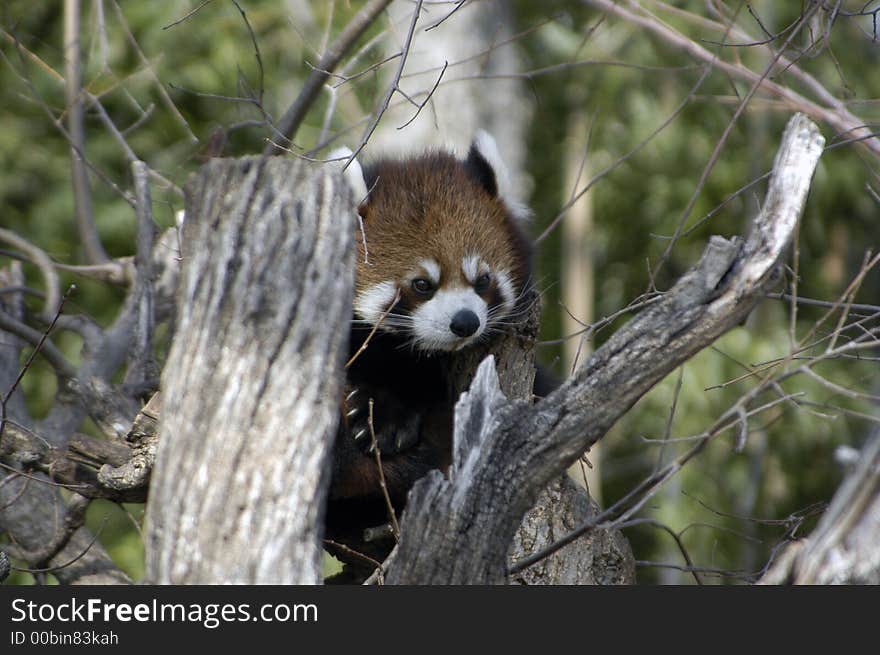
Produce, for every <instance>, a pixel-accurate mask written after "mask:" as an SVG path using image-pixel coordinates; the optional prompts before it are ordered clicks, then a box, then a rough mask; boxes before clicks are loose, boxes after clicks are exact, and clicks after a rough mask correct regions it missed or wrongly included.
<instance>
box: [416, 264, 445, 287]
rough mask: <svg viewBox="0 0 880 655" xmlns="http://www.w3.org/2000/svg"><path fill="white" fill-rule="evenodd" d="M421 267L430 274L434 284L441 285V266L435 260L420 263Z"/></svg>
mask: <svg viewBox="0 0 880 655" xmlns="http://www.w3.org/2000/svg"><path fill="white" fill-rule="evenodd" d="M419 266H421V267H422V268H423V269H424V271H425V273H427V274H428V277H429V278H431V282H433V283H434V284H439V283H440V264H438V263H437V262H435V261H434V260H433V259H423V260H422V261H420V262H419Z"/></svg>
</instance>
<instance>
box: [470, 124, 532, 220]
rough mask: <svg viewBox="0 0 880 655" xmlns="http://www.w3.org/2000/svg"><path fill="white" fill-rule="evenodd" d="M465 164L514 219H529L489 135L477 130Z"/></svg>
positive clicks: (529, 211) (527, 212)
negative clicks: (502, 203)
mask: <svg viewBox="0 0 880 655" xmlns="http://www.w3.org/2000/svg"><path fill="white" fill-rule="evenodd" d="M466 163H467V165H468V167H469V168H471V169H472V170H474V171H475V172H476V173H477V177H478V179H479V180H480V182H481V183H482V184H483V186H485V187H486V188H487V189H488V190H489V192H490V193H493V194H494V195H497V196H498V197H499V198H500V199H501V200H502V201H503V202H504V204H505V205H506V206H507V209H508V211H509V212H510V213H511V215H512V216H513V217H514V218H515V219H517V220H527V219H529V218H530V217H531V215H532V212H531V210H530V209H529V208H528V206H526V205H525V204H524V203H523V202H521V201H520V200H519V198H518V197H517V194H516V193H515V191H514V188H513V182H512V180H511V179H510V171H508V170H507V166H506V165H505V163H504V160H503V159H502V158H501V153H500V152H499V150H498V144H497V143H495V139H494V138H493V137H492V135H491V134H489V133H488V132H486V131H484V130H477V133H476V134H475V135H474V140H473V143H471V149H470V151H469V152H468V157H467V162H466ZM486 169H488V170H486Z"/></svg>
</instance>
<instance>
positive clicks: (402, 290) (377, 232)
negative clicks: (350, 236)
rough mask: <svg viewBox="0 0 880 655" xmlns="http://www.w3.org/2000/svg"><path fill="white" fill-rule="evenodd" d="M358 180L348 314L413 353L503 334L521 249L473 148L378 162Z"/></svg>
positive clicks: (519, 276) (493, 179) (518, 288)
mask: <svg viewBox="0 0 880 655" xmlns="http://www.w3.org/2000/svg"><path fill="white" fill-rule="evenodd" d="M489 138H491V137H489ZM491 145H493V146H494V142H493V143H492V144H491ZM365 186H366V187H367V188H368V189H369V195H368V196H367V200H366V201H365V202H363V203H362V204H361V206H360V208H359V213H360V216H361V221H360V223H361V225H360V227H359V231H358V235H357V237H356V241H357V243H358V261H357V281H356V290H355V301H354V313H355V320H356V321H358V322H361V323H362V324H366V325H369V326H376V325H378V326H379V329H380V330H383V331H386V332H393V333H396V334H399V335H400V336H402V337H403V338H404V340H405V342H406V343H408V344H410V345H411V346H413V347H414V348H416V349H419V350H423V351H455V350H460V349H462V348H465V347H467V346H469V345H471V344H473V343H476V342H477V341H479V340H481V339H484V338H486V337H488V336H490V335H491V334H493V333H495V332H499V331H504V330H505V329H506V326H507V325H509V323H510V321H511V319H512V315H513V314H514V313H515V310H516V307H517V301H518V299H519V297H520V295H521V294H522V291H523V287H524V285H525V284H526V282H527V278H528V275H529V252H528V245H527V243H526V241H525V239H524V237H523V236H522V234H521V232H520V229H519V226H518V225H517V223H516V218H514V216H512V214H511V206H510V205H509V204H505V202H504V200H502V198H501V197H499V193H498V190H499V188H498V182H497V172H496V171H495V170H493V168H492V167H491V165H490V163H489V160H488V159H487V157H486V156H485V155H484V154H483V153H482V152H480V151H479V150H477V147H476V145H475V146H474V147H472V148H471V153H470V155H469V156H468V158H467V160H464V161H462V160H458V159H456V158H455V157H453V156H452V155H449V154H446V153H433V154H427V155H424V156H421V157H417V158H411V159H405V160H389V161H381V162H378V163H377V164H376V165H374V166H373V167H371V168H370V169H368V171H367V175H366V181H365Z"/></svg>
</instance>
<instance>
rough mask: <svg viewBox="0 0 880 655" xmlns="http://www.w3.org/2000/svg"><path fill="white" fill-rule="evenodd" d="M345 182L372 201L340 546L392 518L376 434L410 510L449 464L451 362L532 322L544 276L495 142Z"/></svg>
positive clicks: (356, 311) (339, 468) (356, 318)
mask: <svg viewBox="0 0 880 655" xmlns="http://www.w3.org/2000/svg"><path fill="white" fill-rule="evenodd" d="M345 154H348V155H349V156H350V151H345V152H341V153H340V152H339V151H337V153H336V154H335V156H336V157H341V156H345ZM346 176H347V178H348V181H349V183H350V184H351V186H352V188H353V189H354V191H355V194H356V196H357V197H358V198H359V199H362V200H361V202H360V204H359V206H358V214H359V215H360V220H359V228H358V230H359V234H358V235H357V238H356V242H357V244H358V252H357V271H356V282H355V298H354V307H353V320H352V327H351V334H350V345H349V349H350V356H351V357H352V358H353V361H351V363H350V365H349V367H348V369H347V371H346V375H347V379H346V401H345V402H344V403H343V416H342V420H341V423H340V428H339V431H338V434H337V439H336V444H335V449H334V456H333V459H334V461H333V470H332V478H331V484H330V492H329V501H328V507H327V521H326V527H327V530H326V532H327V537H328V539H330V540H333V541H337V540H338V541H346V540H350V538H351V537H352V536H354V540H355V541H358V539H359V537H358V532H359V531H362V530H363V528H365V527H370V526H375V525H378V524H382V523H386V522H387V521H388V514H387V507H386V503H385V501H384V495H383V492H382V490H381V487H380V480H379V470H378V467H377V463H376V459H375V454H374V453H373V452H371V448H372V444H373V436H375V440H376V444H377V445H378V448H379V452H380V454H381V460H382V469H383V473H384V479H385V483H386V487H387V490H388V494H389V496H390V499H391V501H392V503H393V504H394V506H395V508H396V509H397V510H398V511H399V510H400V508H402V506H403V504H404V502H405V500H406V494H407V492H408V491H409V489H410V488H411V486H412V485H413V483H414V482H415V481H416V480H417V479H418V478H420V477H421V476H423V475H424V474H425V473H426V472H428V471H429V470H430V469H432V468H441V469H443V468H445V467H447V466H448V464H449V460H450V457H451V450H452V412H453V408H454V405H455V402H456V400H457V398H456V397H454V396H453V392H452V388H451V383H450V381H449V379H448V377H447V372H448V371H449V366H450V361H451V359H452V358H454V357H456V354H457V353H460V352H461V351H462V350H463V349H466V348H468V347H469V346H472V345H473V344H476V343H478V342H483V341H486V340H488V339H491V338H492V337H493V335H495V334H497V333H499V332H500V331H504V330H505V329H507V328H506V327H505V326H506V325H509V323H510V321H511V320H512V319H514V318H515V317H516V316H518V315H521V314H522V311H521V310H522V308H521V306H520V305H521V302H520V301H521V298H522V297H523V292H524V290H525V289H526V287H527V285H528V284H529V278H530V274H531V244H530V242H529V241H528V239H527V238H526V236H525V234H524V231H523V223H524V222H525V221H524V219H525V218H526V216H527V210H526V208H525V207H524V206H523V205H521V204H519V203H518V202H516V201H515V200H513V198H512V194H511V193H510V191H511V189H510V182H509V177H508V174H507V171H506V169H505V168H504V164H503V162H502V161H501V157H500V156H499V154H498V149H497V146H496V145H495V141H494V140H493V139H492V137H491V136H489V135H488V134H487V133H485V132H479V133H478V134H477V136H476V138H475V139H474V141H473V144H472V145H471V147H470V150H469V152H468V154H467V156H466V157H465V158H464V159H459V158H457V157H456V156H454V155H453V154H451V153H449V152H445V151H435V152H428V153H425V154H421V155H417V156H411V157H406V158H403V159H381V160H379V161H376V162H374V163H373V164H371V165H369V166H367V167H365V168H364V169H361V167H360V166H359V165H358V163H357V161H355V160H352V161H351V163H350V165H349V166H348V168H347V169H346ZM365 342H366V348H364V347H363V346H364V344H365ZM371 400H372V422H370V408H369V406H370V401H371ZM370 423H372V425H370Z"/></svg>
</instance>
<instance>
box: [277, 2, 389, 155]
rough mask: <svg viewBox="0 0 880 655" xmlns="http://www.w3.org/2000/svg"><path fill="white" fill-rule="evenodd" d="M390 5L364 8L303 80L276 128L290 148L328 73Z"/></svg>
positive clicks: (279, 151)
mask: <svg viewBox="0 0 880 655" xmlns="http://www.w3.org/2000/svg"><path fill="white" fill-rule="evenodd" d="M389 4H391V0H370V1H369V2H368V3H367V4H366V5H364V7H363V8H362V9H361V10H360V11H359V12H358V13H357V14H356V15H355V17H354V18H352V19H351V21H350V22H349V23H348V25H346V26H345V29H344V30H342V33H341V34H340V35H339V37H338V38H337V39H336V41H334V42H333V45H331V46H330V48H329V49H328V50H327V51H326V52H325V53H324V55H323V56H322V57H321V61H319V62H318V65H317V67H315V68H313V69H312V72H311V73H310V74H309V76H308V78H307V79H306V81H305V84H303V88H302V89H301V90H300V92H299V95H298V96H297V97H296V100H294V101H293V104H291V105H290V107H289V108H288V109H287V111H286V112H284V115H283V116H282V117H281V119H280V120H279V121H278V125H277V128H276V129H277V132H278V133H280V134H281V136H282V137H283V138H284V139H286V140H287V143H288V144H291V145H292V144H293V139H294V137H295V136H296V131H297V130H298V129H299V126H300V124H301V123H302V121H303V119H304V118H305V117H306V113H307V112H308V110H309V108H310V107H311V106H312V104H313V103H314V102H315V99H316V98H317V97H318V94H319V93H320V92H321V88H322V87H323V86H324V84H325V83H326V82H327V78H328V77H329V75H330V72H332V71H333V70H335V69H336V66H337V65H338V64H339V62H340V61H341V60H342V58H343V57H344V56H345V55H346V53H348V51H349V50H351V48H352V47H353V46H354V44H355V43H356V42H357V40H358V39H359V38H360V37H361V35H362V34H363V33H364V32H365V31H366V30H367V28H368V27H369V26H370V25H372V24H373V22H374V21H375V20H376V18H378V16H379V14H381V13H382V12H383V11H384V10H385V8H386V7H387V6H388V5H389ZM282 145H284V144H282ZM283 152H284V150H282V149H281V148H279V147H278V146H276V145H275V144H274V143H272V142H271V141H270V142H269V143H268V144H267V145H266V147H265V149H264V150H263V154H264V155H278V154H282V153H283Z"/></svg>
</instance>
